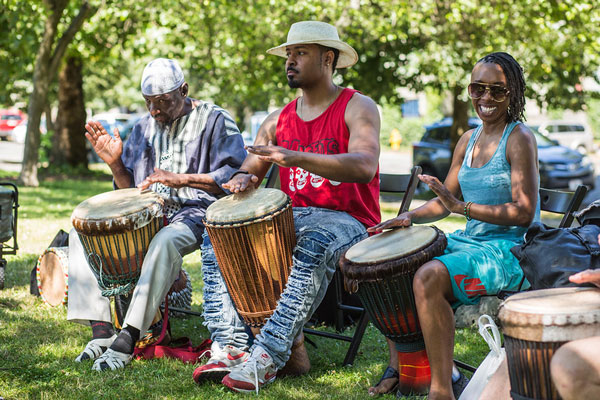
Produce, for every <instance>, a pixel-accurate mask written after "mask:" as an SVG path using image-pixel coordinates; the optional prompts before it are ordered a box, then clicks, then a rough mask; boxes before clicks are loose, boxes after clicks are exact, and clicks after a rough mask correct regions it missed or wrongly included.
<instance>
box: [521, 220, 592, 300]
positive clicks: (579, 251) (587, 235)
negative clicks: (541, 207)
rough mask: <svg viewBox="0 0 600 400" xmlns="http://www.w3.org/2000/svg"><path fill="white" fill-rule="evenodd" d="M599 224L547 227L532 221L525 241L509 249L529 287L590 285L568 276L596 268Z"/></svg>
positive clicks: (545, 287)
mask: <svg viewBox="0 0 600 400" xmlns="http://www.w3.org/2000/svg"><path fill="white" fill-rule="evenodd" d="M598 234H600V226H597V225H592V224H590V225H585V226H579V227H576V228H550V227H548V226H546V225H544V224H542V223H539V222H536V223H533V224H532V225H531V226H530V227H529V229H528V230H527V233H526V234H525V243H523V244H522V245H519V246H515V247H513V248H512V249H510V251H511V252H512V253H513V254H514V256H515V257H517V259H518V260H519V264H520V265H521V268H522V269H523V273H524V274H525V277H526V278H527V280H528V281H529V283H530V284H531V288H532V289H547V288H555V287H565V286H594V285H592V284H589V283H586V284H576V283H573V282H570V281H569V276H571V275H573V274H575V273H577V272H581V271H583V270H586V269H598V268H600V245H599V244H598Z"/></svg>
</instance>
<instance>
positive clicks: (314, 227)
mask: <svg viewBox="0 0 600 400" xmlns="http://www.w3.org/2000/svg"><path fill="white" fill-rule="evenodd" d="M294 225H295V229H296V237H297V242H296V247H295V248H294V251H293V265H292V271H291V274H290V276H289V277H288V281H287V284H286V286H285V289H284V291H283V293H282V294H281V297H280V299H279V302H278V304H277V308H276V309H275V312H274V313H273V315H272V316H271V317H270V318H269V319H268V321H267V323H266V324H265V326H264V327H263V328H262V330H261V333H260V334H259V335H258V336H257V337H256V340H255V344H254V346H253V348H252V354H251V356H250V358H249V359H248V362H246V363H244V365H242V368H240V369H239V370H238V369H235V370H233V371H232V372H231V373H230V374H229V375H227V376H226V377H225V378H224V379H223V384H225V385H226V386H228V387H230V388H232V389H234V390H240V391H245V390H252V391H253V390H254V389H255V387H254V379H255V376H254V370H253V369H252V368H250V367H248V368H247V371H246V370H245V367H246V366H247V365H250V364H252V362H253V361H254V362H255V363H256V365H258V366H259V368H258V369H259V374H262V375H264V376H261V377H260V379H259V386H260V385H261V384H264V383H268V382H270V381H271V380H272V379H274V373H275V371H276V370H278V369H281V368H282V367H283V366H284V365H285V364H286V362H287V361H288V359H289V357H290V353H291V347H292V344H293V340H294V338H295V337H296V336H297V335H298V333H299V332H300V331H301V329H302V327H303V326H304V323H305V322H306V320H307V319H308V318H309V317H310V316H311V315H312V313H313V312H314V311H315V310H316V308H317V307H318V306H319V304H320V302H321V300H322V299H323V297H324V296H325V292H326V291H327V285H328V284H329V282H330V281H331V279H332V277H333V273H334V272H335V269H336V267H337V262H338V260H339V257H340V256H341V254H342V253H343V252H344V251H345V250H346V249H347V248H349V247H350V246H351V245H353V244H354V243H356V242H358V241H360V240H361V239H363V238H365V237H366V230H365V228H364V226H363V225H362V224H360V223H359V222H358V221H357V220H356V219H354V218H353V217H351V216H350V215H348V214H346V213H343V212H339V211H333V210H325V209H320V208H314V207H307V208H298V209H294ZM264 360H267V361H266V362H264ZM246 364H247V365H246ZM260 370H262V372H264V373H262V372H261V371H260ZM265 371H267V372H265ZM264 377H267V378H265V382H261V380H263V378H264ZM250 387H251V388H250ZM248 388H250V389H248Z"/></svg>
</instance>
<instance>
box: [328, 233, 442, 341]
mask: <svg viewBox="0 0 600 400" xmlns="http://www.w3.org/2000/svg"><path fill="white" fill-rule="evenodd" d="M446 244H447V241H446V236H445V235H444V233H443V232H441V231H440V230H439V229H437V228H436V227H430V226H422V225H421V226H411V227H408V228H402V229H395V230H391V231H386V232H383V233H380V234H378V235H374V236H371V237H369V238H367V239H365V240H363V241H361V242H359V243H357V244H355V245H354V246H352V247H351V248H350V249H348V251H347V252H346V253H345V254H344V256H343V257H342V259H341V261H340V266H341V270H342V273H343V275H344V286H345V287H346V290H348V291H349V292H351V293H353V292H356V293H358V296H359V297H360V299H361V301H362V303H363V306H364V307H365V309H366V310H367V312H368V314H369V317H370V318H371V321H372V322H373V324H374V325H375V326H376V327H377V328H378V329H379V330H380V331H381V332H382V333H383V335H384V336H386V337H387V338H389V339H390V340H392V341H394V342H396V343H397V344H398V343H405V344H406V346H404V347H403V350H405V351H415V350H417V349H420V348H421V347H422V337H423V336H422V333H421V328H420V327H419V321H418V317H417V309H416V305H415V299H414V293H413V288H412V281H413V277H414V275H415V272H416V271H417V269H418V268H419V267H420V266H421V265H423V264H425V263H426V262H427V261H430V260H431V259H432V258H433V257H435V256H439V255H442V254H443V253H444V249H445V248H446ZM411 344H414V345H415V346H414V348H412V347H411Z"/></svg>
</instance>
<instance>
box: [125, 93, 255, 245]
mask: <svg viewBox="0 0 600 400" xmlns="http://www.w3.org/2000/svg"><path fill="white" fill-rule="evenodd" d="M196 102H197V105H196V107H194V108H193V109H192V111H191V112H190V113H189V114H186V115H184V116H183V117H181V118H179V119H177V120H175V121H174V122H173V123H172V124H170V125H166V126H163V127H161V126H160V125H159V124H158V123H156V121H155V120H154V119H153V118H152V117H151V116H150V114H147V115H146V116H145V117H143V118H142V119H140V121H139V122H138V123H137V124H136V125H135V126H134V128H133V130H132V132H131V135H130V136H129V137H128V138H127V140H126V142H125V145H124V148H123V155H122V156H121V159H122V160H123V164H125V167H126V168H127V170H128V171H129V172H130V174H131V176H132V181H131V185H130V186H131V187H134V186H136V185H138V184H139V183H141V182H142V181H143V180H144V179H145V178H146V177H148V176H149V175H151V174H152V173H153V172H154V168H155V167H156V168H160V169H163V170H166V171H170V172H174V173H178V174H184V173H185V174H208V175H210V176H211V177H212V178H213V179H214V180H215V182H216V184H217V185H219V187H221V188H222V185H223V183H226V182H227V181H229V179H231V176H232V175H233V173H234V172H236V171H237V170H238V168H239V167H240V165H241V164H242V162H243V161H244V158H245V157H246V151H245V150H244V141H243V140H242V135H240V131H239V130H238V128H237V126H236V124H235V122H234V120H233V118H232V117H231V116H230V115H229V113H228V112H227V111H225V110H224V109H222V108H220V107H218V106H216V105H214V104H210V103H207V102H204V101H199V100H196ZM151 189H152V190H154V191H155V192H157V193H158V194H160V195H162V196H163V197H164V198H165V213H166V214H167V218H168V220H169V222H174V221H181V222H184V223H185V224H186V225H188V226H189V227H190V229H191V230H192V231H193V232H194V234H195V236H196V238H197V239H198V240H200V238H201V236H202V232H203V230H204V226H203V224H202V219H203V218H204V215H205V211H206V207H208V206H209V205H210V204H211V203H212V202H214V201H215V200H216V199H217V196H216V195H215V194H213V193H207V192H205V191H203V190H200V189H194V188H190V187H183V188H180V189H173V188H169V187H166V186H164V185H163V184H160V183H158V184H154V185H152V187H151ZM223 190H224V191H225V192H226V193H227V190H225V189H223Z"/></svg>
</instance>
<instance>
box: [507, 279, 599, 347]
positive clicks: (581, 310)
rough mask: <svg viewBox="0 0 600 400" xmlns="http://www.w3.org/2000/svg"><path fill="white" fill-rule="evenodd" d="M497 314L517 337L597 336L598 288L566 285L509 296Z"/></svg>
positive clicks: (560, 338)
mask: <svg viewBox="0 0 600 400" xmlns="http://www.w3.org/2000/svg"><path fill="white" fill-rule="evenodd" d="M498 317H499V318H500V321H501V322H502V326H503V328H504V333H505V334H507V335H509V336H512V337H514V338H517V339H523V340H532V341H537V342H562V341H568V340H575V339H581V338H585V337H588V336H594V335H600V289H596V288H580V287H567V288H555V289H543V290H532V291H528V292H523V293H518V294H515V295H513V296H510V297H509V298H508V299H506V300H505V301H504V302H503V303H502V304H501V306H500V311H499V313H498Z"/></svg>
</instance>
